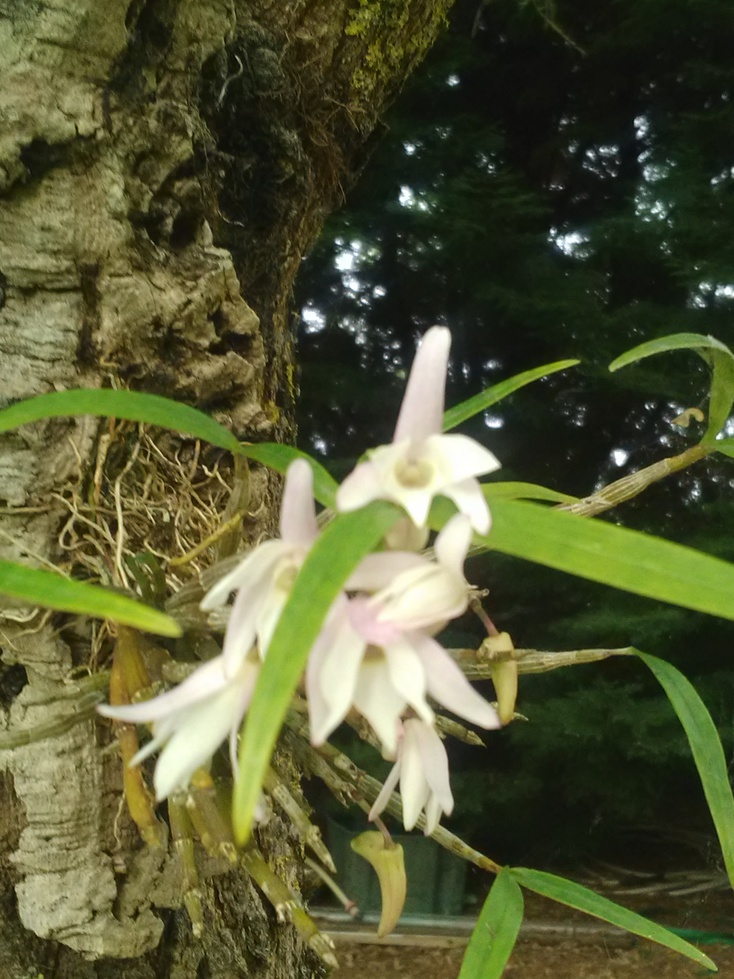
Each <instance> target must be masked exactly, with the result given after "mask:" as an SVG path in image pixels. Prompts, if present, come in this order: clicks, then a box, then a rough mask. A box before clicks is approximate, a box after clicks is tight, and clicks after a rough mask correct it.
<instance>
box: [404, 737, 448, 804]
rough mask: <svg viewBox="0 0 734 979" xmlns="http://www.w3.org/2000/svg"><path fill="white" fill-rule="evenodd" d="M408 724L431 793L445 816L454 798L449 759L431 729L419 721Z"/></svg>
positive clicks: (441, 742)
mask: <svg viewBox="0 0 734 979" xmlns="http://www.w3.org/2000/svg"><path fill="white" fill-rule="evenodd" d="M408 724H410V726H411V728H412V735H413V737H414V738H415V742H416V744H417V746H418V750H419V752H420V756H421V760H422V762H423V771H424V773H425V776H426V779H427V781H428V784H429V785H430V787H431V793H432V795H433V796H435V798H436V799H437V801H438V803H439V805H440V807H441V810H442V811H443V812H445V813H446V814H447V815H448V814H449V813H450V812H452V810H453V808H454V797H453V795H452V794H451V783H450V781H449V759H448V755H447V754H446V748H445V747H444V743H443V741H442V740H441V738H440V737H439V736H438V734H437V733H436V731H435V729H434V728H433V727H430V726H429V725H428V724H421V723H420V722H419V721H406V726H407V725H408Z"/></svg>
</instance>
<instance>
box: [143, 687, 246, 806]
mask: <svg viewBox="0 0 734 979" xmlns="http://www.w3.org/2000/svg"><path fill="white" fill-rule="evenodd" d="M239 699H240V691H239V690H238V689H237V688H236V687H232V686H230V687H228V688H226V689H224V690H222V691H221V692H220V694H219V695H218V696H216V697H214V698H212V699H211V700H208V701H205V702H204V703H201V704H197V705H196V706H195V707H192V708H190V709H189V711H187V714H186V723H185V724H182V725H181V726H180V727H179V728H178V729H177V730H176V731H175V732H174V734H173V735H172V736H171V737H170V739H169V740H168V742H167V743H166V746H165V748H164V749H163V751H162V752H161V754H160V758H159V759H158V763H157V764H156V767H155V774H154V776H153V784H154V786H155V792H156V798H157V799H165V798H167V796H169V795H170V793H171V792H173V791H174V789H177V788H183V787H184V786H186V785H187V784H188V781H189V779H190V778H191V776H192V774H193V773H194V772H195V771H196V769H197V768H200V767H201V766H202V765H204V764H205V763H206V762H207V761H208V760H209V759H210V758H211V756H212V755H213V754H214V752H215V751H216V750H217V748H218V747H219V745H220V744H221V743H222V741H224V739H225V738H226V736H227V734H228V733H229V731H230V730H231V729H232V727H233V726H234V725H233V721H234V717H233V710H234V708H235V707H238V706H239V703H238V702H239ZM239 720H241V717H240V718H239V719H238V720H237V724H239Z"/></svg>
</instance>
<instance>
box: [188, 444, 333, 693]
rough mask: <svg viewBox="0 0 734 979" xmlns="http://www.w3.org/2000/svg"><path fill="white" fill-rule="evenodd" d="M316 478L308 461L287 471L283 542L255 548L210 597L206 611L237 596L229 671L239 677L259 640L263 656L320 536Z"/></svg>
mask: <svg viewBox="0 0 734 979" xmlns="http://www.w3.org/2000/svg"><path fill="white" fill-rule="evenodd" d="M318 532H319V531H318V526H317V524H316V511H315V509H314V501H313V473H312V471H311V467H310V466H309V464H308V463H307V462H306V460H305V459H296V460H295V461H294V462H292V463H291V464H290V466H289V467H288V472H287V474H286V480H285V489H284V491H283V503H282V506H281V511H280V539H274V540H269V541H265V542H264V543H263V544H258V546H257V547H255V548H253V550H251V551H250V552H249V553H248V554H247V556H246V557H245V559H244V560H243V561H242V562H241V564H239V565H238V566H237V567H236V568H235V569H234V571H231V572H230V573H229V574H227V575H225V576H224V577H223V578H221V579H220V580H219V581H218V582H217V583H216V584H215V585H214V586H213V587H212V588H210V589H209V591H208V592H207V593H206V595H205V596H204V598H203V599H202V602H201V608H202V609H203V610H204V611H209V610H211V609H213V608H217V607H218V606H220V605H223V604H224V603H225V602H226V601H227V599H228V598H229V596H230V594H231V593H232V592H233V591H236V592H237V597H236V598H235V601H234V605H233V606H232V614H231V616H230V618H229V623H228V625H227V631H226V633H225V637H224V650H223V656H224V664H225V669H226V670H227V671H228V672H230V673H232V674H234V673H235V672H236V671H237V669H238V668H239V664H240V663H241V661H242V659H243V658H244V657H245V656H247V654H248V652H249V650H250V647H251V646H252V645H253V644H254V643H255V642H256V641H257V646H258V649H259V652H260V656H261V657H264V656H265V653H266V652H267V649H268V646H269V645H270V640H271V639H272V638H273V633H274V632H275V627H276V625H277V624H278V619H279V618H280V613H281V612H282V611H283V607H284V605H285V603H286V602H287V600H288V596H289V595H290V591H291V588H292V587H293V582H294V581H295V580H296V575H297V574H298V571H299V569H300V567H301V565H302V564H303V562H304V561H305V559H306V555H307V554H308V552H309V550H310V548H311V545H312V544H313V542H314V541H315V540H316V538H317V536H318Z"/></svg>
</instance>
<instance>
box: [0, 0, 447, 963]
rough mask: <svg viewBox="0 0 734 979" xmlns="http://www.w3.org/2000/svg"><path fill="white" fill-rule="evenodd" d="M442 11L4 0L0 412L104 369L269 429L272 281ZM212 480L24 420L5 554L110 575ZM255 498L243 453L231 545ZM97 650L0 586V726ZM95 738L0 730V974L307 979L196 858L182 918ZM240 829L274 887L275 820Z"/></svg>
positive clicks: (397, 4)
mask: <svg viewBox="0 0 734 979" xmlns="http://www.w3.org/2000/svg"><path fill="white" fill-rule="evenodd" d="M449 5H450V0H375V2H372V0H359V2H351V3H350V2H347V0H249V2H245V0H132V2H130V0H105V2H104V3H100V2H99V0H53V2H52V3H42V2H40V0H0V79H1V80H2V85H0V406H1V405H3V404H6V403H8V402H11V401H14V400H16V399H19V398H23V397H28V396H31V395H34V394H37V393H41V392H44V391H48V390H53V389H62V388H67V387H77V386H85V387H94V386H101V385H105V386H107V385H110V384H113V385H118V386H129V387H133V388H136V389H138V390H148V391H155V392H157V393H161V394H166V395H168V396H171V397H176V398H179V399H182V400H185V401H187V402H188V403H190V404H194V405H196V406H198V407H200V408H203V409H204V410H207V411H209V412H212V413H214V414H215V415H216V416H217V417H218V418H219V419H220V420H224V421H225V422H226V423H227V424H228V425H229V426H230V427H231V428H232V429H233V431H235V432H236V434H237V435H238V436H239V437H241V438H248V439H252V440H263V439H278V440H284V439H285V440H287V439H288V438H289V437H291V435H292V424H293V419H292V409H293V400H294V396H295V386H294V380H293V376H294V375H293V353H292V334H291V329H290V322H289V315H290V312H289V305H288V303H289V295H290V288H291V285H292V282H293V279H294V276H295V274H296V272H297V269H298V266H299V263H300V261H301V258H302V257H303V254H304V251H305V250H306V249H307V247H308V246H309V244H310V243H311V242H312V241H313V239H314V237H315V236H316V234H317V233H318V231H319V229H320V227H321V225H322V222H323V220H324V217H325V216H326V215H327V214H328V213H329V211H330V210H332V209H333V208H334V206H335V205H337V204H338V202H339V200H340V198H341V196H342V194H343V189H344V188H345V187H346V186H348V185H349V184H350V183H351V181H352V180H353V179H354V178H355V176H356V175H357V174H358V172H359V170H360V168H361V167H362V165H363V164H364V161H365V159H366V156H367V154H368V152H369V148H370V143H371V140H372V139H373V136H374V133H375V130H376V126H377V123H378V119H379V114H380V112H381V111H382V109H383V108H384V106H385V104H386V102H387V101H388V100H389V99H390V98H391V97H392V96H393V95H394V93H395V92H396V91H397V89H398V88H399V86H400V84H401V83H402V80H403V79H404V78H405V77H406V75H407V73H408V72H409V71H410V70H411V69H412V67H413V66H414V65H415V64H416V63H417V62H418V61H419V60H420V58H421V57H422V55H423V54H424V52H425V51H426V49H427V48H428V46H429V45H430V43H431V42H432V40H433V39H434V37H435V35H436V33H437V31H438V30H439V29H440V27H441V26H442V23H443V18H444V16H445V13H446V10H447V8H448V6H449ZM207 474H208V475H207ZM212 474H213V475H212ZM220 476H221V479H220V478H219V477H220ZM229 480H230V477H229V475H228V473H227V462H226V460H225V459H223V458H221V454H216V453H213V452H210V451H208V450H207V449H206V447H198V446H195V445H193V444H192V443H191V442H187V441H186V440H182V439H174V438H172V437H171V436H170V435H167V434H165V433H158V432H139V431H137V430H136V428H135V426H130V425H128V426H120V425H118V426H115V427H112V428H111V427H110V426H109V425H107V424H104V425H100V424H98V423H97V422H96V421H93V420H90V419H76V420H68V421H53V422H48V423H43V424H37V425H34V426H26V427H25V428H24V429H22V430H20V431H18V432H15V433H12V434H10V435H8V436H0V556H3V557H10V558H13V559H21V560H25V561H28V562H30V563H34V564H43V563H44V562H55V563H61V564H62V565H63V566H64V567H65V568H67V569H69V570H71V571H73V572H74V573H77V572H79V571H80V570H81V571H83V572H84V573H86V574H90V575H92V576H93V577H95V578H96V579H97V580H100V581H103V582H104V583H106V584H111V585H116V586H124V585H130V584H132V582H131V581H130V579H129V575H126V571H125V564H124V557H125V555H129V554H134V553H135V552H136V551H140V550H142V549H144V548H148V549H150V550H152V551H154V552H156V553H158V554H160V555H162V557H163V558H165V557H172V556H174V555H176V554H180V553H181V551H182V550H185V549H186V547H190V546H192V545H193V544H196V543H197V539H200V538H201V536H202V535H203V534H204V533H205V531H206V530H207V529H211V521H212V519H213V516H215V515H216V512H217V509H219V510H220V511H221V506H223V505H224V502H225V501H226V495H225V490H224V489H223V488H222V484H223V483H224V484H225V485H226V484H227V483H228V481H229ZM192 483H193V484H195V487H196V493H197V497H196V499H197V500H198V501H199V503H198V504H197V505H196V506H192V504H191V499H192V498H193V496H192V492H191V487H192ZM136 493H137V494H139V495H140V496H142V499H144V500H145V501H146V505H145V506H138V505H137V503H136V499H137V500H138V502H139V498H140V496H139V497H136ZM276 497H277V486H275V485H271V481H270V480H269V478H268V477H267V475H266V474H265V473H261V472H257V471H255V472H254V473H253V474H252V478H251V484H250V499H249V517H248V520H247V522H246V535H247V536H248V537H249V538H250V539H254V538H256V537H257V536H259V535H261V534H262V533H264V532H266V531H267V530H268V529H269V528H270V527H271V525H272V502H273V500H274V499H275V498H276ZM121 517H122V520H121V519H120V518H121ZM196 568H197V565H196V564H195V563H194V564H193V565H191V569H192V572H194V571H196ZM183 580H185V574H179V575H178V577H174V578H172V584H173V586H174V587H175V586H176V585H177V584H180V583H181V582H182V581H183ZM109 646H110V639H109V636H108V635H107V634H106V633H105V631H104V630H100V629H99V628H97V627H92V626H91V625H90V623H88V622H79V621H71V620H70V619H69V618H68V617H63V616H49V615H40V614H38V613H37V612H36V611H35V610H33V609H27V608H23V607H19V606H17V605H13V604H12V603H9V602H7V601H4V600H2V599H0V651H1V659H0V734H4V735H5V736H7V735H17V733H18V732H19V731H22V730H24V729H35V728H37V727H38V726H39V725H43V724H45V723H48V722H49V721H53V720H54V719H58V718H59V717H60V716H63V715H64V714H65V713H66V714H68V713H69V711H70V710H74V709H75V704H77V705H78V703H80V702H81V701H80V700H78V699H75V698H80V697H81V698H82V699H83V697H84V693H83V680H82V679H80V678H82V677H83V676H84V675H85V674H89V673H92V674H93V673H94V671H95V670H96V669H97V667H98V666H99V665H100V661H102V660H103V659H104V657H105V656H107V655H108V654H109ZM110 740H111V733H110V731H109V728H108V727H107V726H106V725H104V724H100V723H98V722H95V721H94V720H91V719H90V720H86V721H84V722H83V723H79V724H76V725H74V726H72V727H70V728H69V729H68V730H65V731H62V732H61V733H59V734H57V735H56V736H54V737H50V738H44V739H42V740H36V741H33V742H31V743H30V744H27V745H22V746H19V747H15V748H13V749H6V750H0V975H1V976H2V977H3V979H6V977H7V979H15V977H20V976H24V977H25V976H28V975H30V974H33V975H35V974H36V973H42V974H43V975H44V976H45V977H47V979H48V977H62V976H64V977H65V976H69V977H71V976H74V977H75V979H85V977H92V976H95V977H105V976H118V975H120V974H123V973H122V972H121V971H120V970H121V969H122V968H124V975H125V976H126V977H130V979H138V977H139V979H143V977H146V979H147V977H153V976H156V977H172V979H173V977H181V979H184V977H194V976H195V977H198V979H205V977H211V979H219V977H222V979H224V977H238V976H258V977H259V976H262V977H266V976H267V977H268V979H270V977H279V976H283V977H285V976H288V977H296V976H299V975H302V976H306V975H315V974H317V973H318V966H317V965H316V964H315V962H314V960H313V959H312V957H311V956H310V954H307V953H306V952H305V951H304V948H303V945H302V943H300V941H299V940H298V939H297V938H296V937H295V936H294V933H293V932H292V930H291V929H290V928H288V927H284V926H280V925H277V924H276V923H275V921H274V916H273V914H272V913H271V911H270V909H269V907H268V906H267V904H266V903H264V902H263V901H262V900H261V898H260V896H259V895H258V893H257V891H256V889H255V888H254V887H253V885H252V884H251V883H250V881H249V879H248V878H247V877H246V876H245V875H244V874H241V873H238V872H230V873H228V874H226V875H224V876H222V875H216V874H214V873H213V871H214V870H216V868H210V869H211V870H212V876H211V877H210V878H209V881H208V885H207V897H208V899H209V900H208V904H207V909H208V910H207V929H206V932H205V935H204V937H203V939H202V940H200V941H197V940H194V939H193V938H192V936H191V933H190V928H189V926H188V923H187V920H186V918H185V916H184V914H183V913H182V912H181V911H180V910H179V906H180V903H181V884H180V881H179V879H178V871H177V866H176V863H175V861H172V860H170V859H168V857H167V856H166V855H165V854H163V853H162V852H160V851H155V850H151V849H148V848H146V847H144V846H143V845H142V844H141V843H140V841H139V840H138V839H137V837H136V834H135V832H134V831H133V829H132V828H131V825H130V823H129V819H128V818H127V815H126V813H125V812H124V811H123V810H122V809H121V806H120V784H121V778H120V762H119V759H118V758H117V757H116V756H115V754H114V752H112V751H109V750H108V751H106V752H105V751H104V750H103V749H104V747H105V746H106V745H109V743H110ZM263 845H264V846H266V847H267V848H268V852H269V856H270V857H271V859H275V860H277V862H278V864H279V867H281V869H282V868H283V867H285V870H284V873H286V875H287V876H289V879H290V880H291V881H292V882H294V883H295V882H296V878H297V872H296V870H295V869H294V868H295V861H294V859H293V854H294V851H295V850H296V849H297V847H296V845H295V843H294V840H293V839H292V838H290V836H289V833H288V831H287V828H285V827H283V826H281V825H279V824H277V822H276V825H275V826H274V827H272V829H271V831H270V833H269V834H267V835H266V838H265V840H264V841H263ZM122 871H124V873H123V872H122ZM165 909H170V910H165ZM121 959H124V960H125V961H124V964H123V963H121V962H120V960H121ZM33 970H36V971H35V972H33Z"/></svg>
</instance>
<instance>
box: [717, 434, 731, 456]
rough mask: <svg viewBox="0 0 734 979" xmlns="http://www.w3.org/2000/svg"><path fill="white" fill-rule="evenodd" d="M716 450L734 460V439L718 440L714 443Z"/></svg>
mask: <svg viewBox="0 0 734 979" xmlns="http://www.w3.org/2000/svg"><path fill="white" fill-rule="evenodd" d="M713 446H714V449H715V450H716V451H717V452H721V453H722V455H725V456H731V457H732V458H734V438H728V439H717V440H716V441H715V442H714V443H713Z"/></svg>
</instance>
